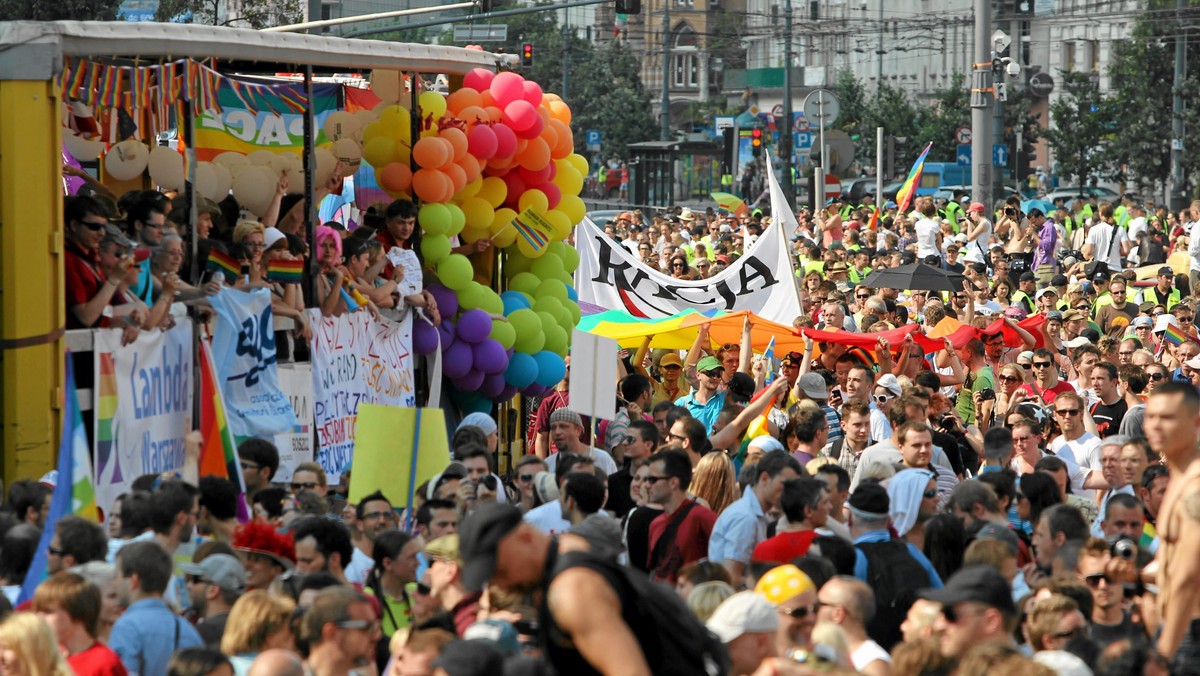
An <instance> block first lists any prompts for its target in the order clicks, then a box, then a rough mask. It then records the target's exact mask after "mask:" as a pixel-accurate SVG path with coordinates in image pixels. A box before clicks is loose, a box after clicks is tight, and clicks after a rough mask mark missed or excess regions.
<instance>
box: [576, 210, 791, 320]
mask: <svg viewBox="0 0 1200 676" xmlns="http://www.w3.org/2000/svg"><path fill="white" fill-rule="evenodd" d="M575 243H576V248H577V249H579V267H578V268H576V270H575V289H576V291H578V292H579V300H580V302H587V303H592V304H593V305H599V306H600V307H603V308H607V309H609V310H624V311H625V312H628V313H629V314H631V315H633V316H635V317H645V318H650V319H660V318H662V317H669V316H671V315H673V314H676V313H679V312H682V311H684V310H686V309H689V308H691V309H693V310H697V311H699V312H704V311H706V310H714V309H715V310H722V311H726V312H736V311H738V310H749V311H750V312H753V313H754V314H756V315H758V316H759V317H762V318H763V319H769V320H771V321H773V322H778V323H780V324H784V325H788V326H790V325H791V324H792V321H794V320H795V319H796V317H798V316H799V315H800V314H802V313H801V309H800V297H799V295H798V293H797V287H796V281H795V277H794V275H793V274H792V267H791V262H790V261H789V259H788V247H787V243H786V242H784V240H783V235H782V234H781V230H780V228H779V227H778V226H777V225H775V224H772V225H771V226H770V227H768V228H767V229H766V231H765V232H764V233H763V235H762V237H760V238H759V239H758V241H757V242H755V243H754V244H753V245H751V247H750V250H749V251H748V252H747V254H746V255H745V256H742V257H741V258H739V259H738V260H736V261H734V262H733V263H732V264H731V265H730V266H729V267H727V268H725V269H724V270H722V271H721V272H720V273H718V274H717V275H715V276H713V277H710V278H708V279H698V280H687V279H675V278H674V277H669V276H667V275H666V274H664V273H662V272H659V271H658V270H655V269H654V268H651V267H650V266H648V265H646V264H645V263H643V262H641V261H640V260H638V259H637V257H636V256H634V255H633V254H632V253H630V251H629V249H627V248H625V247H624V246H622V245H620V244H618V243H617V242H614V241H613V240H611V239H609V238H608V236H606V235H605V234H604V231H603V230H601V229H600V228H598V227H596V224H595V223H593V222H592V221H591V219H588V218H585V219H583V222H581V223H580V224H579V225H578V226H577V228H576V230H575Z"/></svg>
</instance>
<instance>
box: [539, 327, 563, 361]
mask: <svg viewBox="0 0 1200 676" xmlns="http://www.w3.org/2000/svg"><path fill="white" fill-rule="evenodd" d="M542 349H543V350H549V351H550V352H553V353H554V354H557V355H558V356H560V357H561V356H563V355H565V354H566V353H567V332H566V331H563V330H562V329H561V328H559V327H558V325H557V324H552V325H550V326H547V327H546V345H545V346H544V347H542Z"/></svg>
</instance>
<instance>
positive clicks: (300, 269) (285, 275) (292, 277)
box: [267, 258, 304, 284]
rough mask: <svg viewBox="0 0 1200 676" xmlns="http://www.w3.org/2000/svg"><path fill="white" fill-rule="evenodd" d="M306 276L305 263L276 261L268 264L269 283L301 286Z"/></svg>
mask: <svg viewBox="0 0 1200 676" xmlns="http://www.w3.org/2000/svg"><path fill="white" fill-rule="evenodd" d="M303 276H304V261H303V260H300V259H296V260H291V261H289V260H282V259H278V258H277V259H275V260H273V261H271V262H270V263H267V281H271V282H279V283H280V284H299V283H300V281H301V279H302V278H303Z"/></svg>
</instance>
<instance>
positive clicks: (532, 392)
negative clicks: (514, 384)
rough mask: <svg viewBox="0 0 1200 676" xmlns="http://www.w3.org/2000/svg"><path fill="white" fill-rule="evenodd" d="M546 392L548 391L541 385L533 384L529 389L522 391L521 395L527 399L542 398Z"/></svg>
mask: <svg viewBox="0 0 1200 676" xmlns="http://www.w3.org/2000/svg"><path fill="white" fill-rule="evenodd" d="M545 391H546V388H544V387H542V386H541V385H538V384H537V383H533V384H532V385H530V386H529V387H526V388H524V389H522V390H521V394H523V395H525V396H527V397H540V396H542V394H543V393H544V392H545Z"/></svg>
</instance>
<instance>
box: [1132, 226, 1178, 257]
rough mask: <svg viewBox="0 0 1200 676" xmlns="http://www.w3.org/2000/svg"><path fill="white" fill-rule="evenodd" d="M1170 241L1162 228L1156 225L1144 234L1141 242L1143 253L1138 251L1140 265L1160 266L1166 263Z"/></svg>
mask: <svg viewBox="0 0 1200 676" xmlns="http://www.w3.org/2000/svg"><path fill="white" fill-rule="evenodd" d="M1170 244H1171V243H1170V240H1169V239H1167V233H1165V232H1163V230H1162V228H1161V227H1159V226H1158V224H1157V223H1155V224H1153V226H1152V227H1151V228H1150V229H1149V231H1147V232H1146V239H1144V240H1142V246H1143V247H1145V249H1146V250H1145V251H1144V252H1143V251H1141V250H1140V249H1139V251H1138V253H1141V254H1142V265H1162V264H1163V263H1166V262H1167V247H1169V246H1170Z"/></svg>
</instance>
